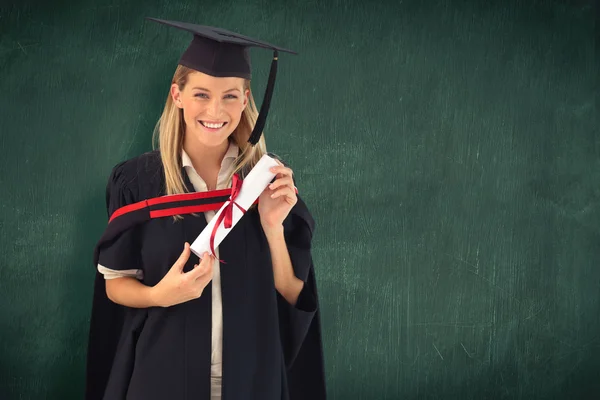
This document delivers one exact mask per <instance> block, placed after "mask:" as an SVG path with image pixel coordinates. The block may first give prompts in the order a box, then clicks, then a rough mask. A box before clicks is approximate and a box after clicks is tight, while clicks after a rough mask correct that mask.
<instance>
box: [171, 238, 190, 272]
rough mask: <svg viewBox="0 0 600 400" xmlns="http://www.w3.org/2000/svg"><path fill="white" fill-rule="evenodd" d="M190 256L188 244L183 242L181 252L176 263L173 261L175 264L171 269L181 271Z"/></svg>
mask: <svg viewBox="0 0 600 400" xmlns="http://www.w3.org/2000/svg"><path fill="white" fill-rule="evenodd" d="M190 254H191V251H190V244H189V243H188V242H185V244H184V246H183V252H182V253H181V255H180V256H179V258H178V259H177V261H175V264H173V268H176V269H178V270H179V271H183V267H185V263H186V262H187V260H188V259H189V258H190Z"/></svg>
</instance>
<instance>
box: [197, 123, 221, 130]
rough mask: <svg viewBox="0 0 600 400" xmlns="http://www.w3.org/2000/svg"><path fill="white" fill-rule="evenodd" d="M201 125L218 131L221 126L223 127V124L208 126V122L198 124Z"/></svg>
mask: <svg viewBox="0 0 600 400" xmlns="http://www.w3.org/2000/svg"><path fill="white" fill-rule="evenodd" d="M200 123H201V124H202V125H204V126H205V127H207V128H211V129H219V128H221V127H222V126H223V125H225V123H224V122H221V123H220V124H210V123H208V122H200Z"/></svg>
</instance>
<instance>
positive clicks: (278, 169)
mask: <svg viewBox="0 0 600 400" xmlns="http://www.w3.org/2000/svg"><path fill="white" fill-rule="evenodd" d="M271 172H274V173H276V174H281V175H284V176H289V177H291V176H293V175H294V171H292V170H291V168H288V167H284V166H283V165H281V163H280V165H279V166H277V167H271Z"/></svg>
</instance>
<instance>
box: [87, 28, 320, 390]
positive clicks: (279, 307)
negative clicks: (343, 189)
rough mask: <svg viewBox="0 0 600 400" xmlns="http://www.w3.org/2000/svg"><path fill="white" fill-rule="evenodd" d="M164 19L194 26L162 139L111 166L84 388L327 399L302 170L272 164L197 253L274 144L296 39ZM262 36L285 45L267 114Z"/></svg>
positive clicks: (158, 133) (160, 127) (158, 135)
mask: <svg viewBox="0 0 600 400" xmlns="http://www.w3.org/2000/svg"><path fill="white" fill-rule="evenodd" d="M155 21H157V22H160V23H164V24H167V25H170V26H174V27H177V28H180V29H183V30H186V31H190V32H192V33H193V34H194V39H193V41H192V42H191V44H190V46H189V47H188V49H187V50H186V52H185V53H184V54H183V56H182V57H181V60H180V61H179V65H178V67H177V69H176V71H175V74H174V76H173V79H172V81H171V86H170V91H169V94H168V96H167V100H166V103H165V107H164V110H163V113H162V115H161V117H160V120H159V122H158V124H157V126H156V129H155V132H154V137H155V141H156V142H158V149H156V150H154V151H153V152H150V153H146V154H142V155H141V156H139V157H136V158H134V159H131V160H127V161H125V162H122V163H120V164H119V165H117V166H116V167H115V168H114V169H113V171H112V174H111V176H110V178H109V182H108V185H107V207H108V213H109V214H110V215H112V216H113V217H112V218H111V219H110V222H109V225H108V227H107V229H106V231H105V233H104V235H103V236H102V238H101V239H100V241H99V242H98V244H97V246H96V249H95V252H94V257H95V263H96V265H97V270H98V274H97V278H96V285H95V293H94V306H93V310H92V321H91V328H90V339H89V349H88V371H87V373H88V380H87V393H86V398H87V399H88V400H91V399H111V400H113V399H124V398H127V399H133V400H136V399H144V400H153V399H157V400H158V399H174V400H177V399H195V400H196V399H200V400H202V399H204V400H207V399H212V400H217V399H221V398H226V399H228V400H242V399H250V398H252V399H259V398H260V399H262V400H285V399H307V398H310V399H313V400H319V399H324V398H325V393H326V392H325V378H324V368H323V354H322V346H321V334H320V321H319V312H318V296H317V288H316V279H315V273H314V267H313V263H312V255H311V241H312V231H313V228H314V220H313V218H312V216H311V214H310V212H309V210H308V208H307V206H306V205H305V204H304V202H303V201H302V200H301V199H300V198H299V197H298V196H297V194H296V190H295V184H294V180H293V178H292V175H293V172H292V170H291V169H290V168H288V167H287V166H284V165H280V166H277V167H274V168H272V169H271V171H272V172H273V173H274V174H275V177H276V178H275V180H274V182H273V183H272V184H271V185H269V187H268V188H266V189H265V191H264V192H263V193H262V194H261V195H260V197H259V204H258V207H253V208H251V209H249V210H247V212H246V213H245V215H244V217H243V218H242V220H241V221H240V222H239V223H238V224H237V225H236V226H235V229H232V230H231V232H230V233H229V234H228V236H227V237H226V239H225V240H224V241H223V242H222V243H221V244H220V246H219V247H218V248H217V249H215V254H208V253H205V254H204V255H203V256H202V257H201V258H200V259H198V258H197V257H195V256H194V255H192V254H191V252H190V247H189V244H188V243H190V242H192V241H193V240H194V239H195V238H196V237H197V236H198V235H199V234H200V232H202V230H203V229H204V228H205V227H206V226H207V224H208V223H209V222H210V220H211V219H212V218H214V216H215V211H216V210H217V209H219V208H220V205H221V204H223V201H224V198H225V199H227V196H228V195H229V193H231V189H230V188H231V187H232V181H233V180H234V178H235V180H236V181H237V179H238V177H234V175H238V176H241V177H243V176H245V174H246V173H247V172H248V171H249V170H250V169H252V167H253V166H254V165H255V164H256V163H257V162H258V160H259V159H260V158H261V157H262V156H263V155H264V154H265V152H266V146H265V141H264V138H263V136H262V128H263V126H264V121H265V118H266V115H267V111H268V107H269V102H270V98H271V94H272V92H273V84H274V81H275V73H276V64H277V52H278V51H286V52H290V53H292V52H291V51H289V50H285V49H281V48H278V47H275V46H273V45H270V44H268V43H264V42H260V41H257V40H254V39H250V38H247V37H243V36H240V35H237V34H235V33H233V32H229V31H225V30H222V29H219V28H209V27H205V26H196V25H191V24H185V23H179V22H171V21H163V20H155ZM250 46H258V47H263V48H268V49H272V50H273V51H274V53H275V56H274V59H273V63H272V67H271V73H270V76H269V84H268V85H267V90H266V94H265V100H264V101H263V106H262V108H261V112H260V114H259V113H258V112H257V110H256V107H255V104H254V101H253V98H252V93H251V89H250V65H249V54H248V47H250ZM191 192H201V193H191ZM171 195H177V196H171ZM149 199H151V200H149ZM146 200H148V201H146ZM156 203H160V204H161V207H167V211H169V210H168V208H169V207H170V208H171V211H172V212H170V213H169V212H165V213H164V215H163V214H161V217H158V218H153V217H151V214H150V213H149V208H148V207H149V206H148V204H156ZM200 209H201V210H202V211H201V212H200V213H199V211H198V210H200ZM190 210H194V211H190ZM161 211H165V210H164V209H161ZM165 215H166V216H165ZM182 248H183V251H182ZM220 259H223V260H224V262H226V266H223V265H222V264H221V262H220V261H219V260H220Z"/></svg>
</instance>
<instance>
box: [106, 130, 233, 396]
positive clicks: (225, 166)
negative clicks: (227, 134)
mask: <svg viewBox="0 0 600 400" xmlns="http://www.w3.org/2000/svg"><path fill="white" fill-rule="evenodd" d="M181 152H182V154H181V163H182V166H183V167H184V169H185V172H186V173H187V175H188V178H189V180H190V182H191V184H192V186H193V187H194V190H195V191H196V192H206V191H208V187H207V185H206V182H204V180H203V179H202V178H201V177H200V175H198V173H197V172H196V170H195V169H194V166H193V165H192V160H191V159H190V157H189V156H188V154H187V153H186V152H185V151H184V150H183V149H182V150H181ZM238 153H239V148H238V146H237V144H235V142H233V141H231V142H230V143H229V148H228V149H227V152H226V153H225V156H224V157H223V160H222V161H221V169H220V170H219V175H218V176H217V187H216V188H215V189H216V190H219V189H227V188H230V187H231V180H228V179H227V177H228V176H229V175H230V174H231V172H232V171H233V168H234V166H235V160H236V158H237V156H238ZM215 214H216V211H206V212H205V213H204V217H205V218H206V223H207V224H208V223H209V222H210V220H211V219H212V218H213V217H214V216H215ZM215 253H216V254H215V255H216V258H215V261H214V264H213V279H212V343H211V372H210V374H211V388H212V396H211V398H212V399H213V400H214V399H220V398H221V376H222V372H223V368H222V366H223V364H222V363H223V357H222V355H223V307H222V304H223V303H222V298H221V270H220V264H219V260H218V258H219V248H218V247H216V248H215ZM98 271H99V272H100V273H101V274H103V275H104V279H114V278H120V277H124V276H131V277H136V278H137V279H143V271H141V270H136V269H131V270H122V271H117V270H113V269H110V268H107V267H105V266H103V265H100V264H98Z"/></svg>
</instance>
